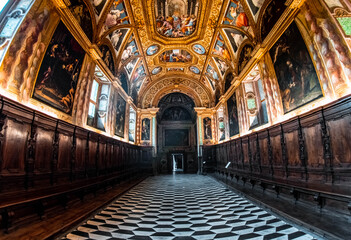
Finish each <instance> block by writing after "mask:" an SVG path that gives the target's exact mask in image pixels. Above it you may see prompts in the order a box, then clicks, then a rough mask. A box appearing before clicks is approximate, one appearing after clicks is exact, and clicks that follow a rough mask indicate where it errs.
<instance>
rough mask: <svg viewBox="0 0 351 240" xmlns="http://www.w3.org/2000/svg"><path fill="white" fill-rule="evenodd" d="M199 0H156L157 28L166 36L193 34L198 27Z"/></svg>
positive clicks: (177, 36) (176, 36) (174, 36)
mask: <svg viewBox="0 0 351 240" xmlns="http://www.w3.org/2000/svg"><path fill="white" fill-rule="evenodd" d="M198 9H199V3H198V0H167V1H166V0H156V1H155V13H156V16H155V19H156V23H155V25H156V30H157V32H158V33H160V34H161V35H163V36H165V37H171V38H179V37H185V36H189V35H191V34H192V33H193V32H194V31H195V29H196V20H197V13H198Z"/></svg>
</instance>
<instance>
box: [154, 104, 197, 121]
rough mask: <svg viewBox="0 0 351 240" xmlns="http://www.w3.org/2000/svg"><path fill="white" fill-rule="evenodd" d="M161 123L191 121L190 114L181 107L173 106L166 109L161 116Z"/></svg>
mask: <svg viewBox="0 0 351 240" xmlns="http://www.w3.org/2000/svg"><path fill="white" fill-rule="evenodd" d="M161 120H162V121H191V115H190V113H189V112H188V111H187V110H185V109H184V108H183V107H179V106H174V107H170V108H168V109H166V110H165V111H164V113H163V114H162V119H161Z"/></svg>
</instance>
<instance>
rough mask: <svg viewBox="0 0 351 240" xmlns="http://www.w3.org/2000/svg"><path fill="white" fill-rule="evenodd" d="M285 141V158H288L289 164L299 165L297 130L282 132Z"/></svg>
mask: <svg viewBox="0 0 351 240" xmlns="http://www.w3.org/2000/svg"><path fill="white" fill-rule="evenodd" d="M284 136H285V141H286V154H287V159H288V160H289V162H288V165H289V166H293V167H296V166H301V161H300V157H299V151H298V149H299V137H298V132H297V131H293V132H288V133H285V134H284Z"/></svg>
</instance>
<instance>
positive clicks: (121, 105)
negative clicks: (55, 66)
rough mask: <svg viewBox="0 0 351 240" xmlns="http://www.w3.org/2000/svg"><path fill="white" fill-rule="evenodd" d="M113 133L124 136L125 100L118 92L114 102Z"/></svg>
mask: <svg viewBox="0 0 351 240" xmlns="http://www.w3.org/2000/svg"><path fill="white" fill-rule="evenodd" d="M116 105H117V107H116V124H115V135H117V136H119V137H122V138H123V137H124V123H125V117H126V101H125V100H124V99H123V98H122V97H121V96H120V95H119V94H118V97H117V103H116Z"/></svg>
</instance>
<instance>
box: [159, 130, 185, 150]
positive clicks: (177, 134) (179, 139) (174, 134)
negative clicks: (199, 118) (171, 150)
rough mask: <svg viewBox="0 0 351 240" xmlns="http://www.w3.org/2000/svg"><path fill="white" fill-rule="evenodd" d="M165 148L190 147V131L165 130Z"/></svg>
mask: <svg viewBox="0 0 351 240" xmlns="http://www.w3.org/2000/svg"><path fill="white" fill-rule="evenodd" d="M164 139H165V146H174V147H175V146H177V147H181V146H189V130H188V129H165V138H164Z"/></svg>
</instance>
